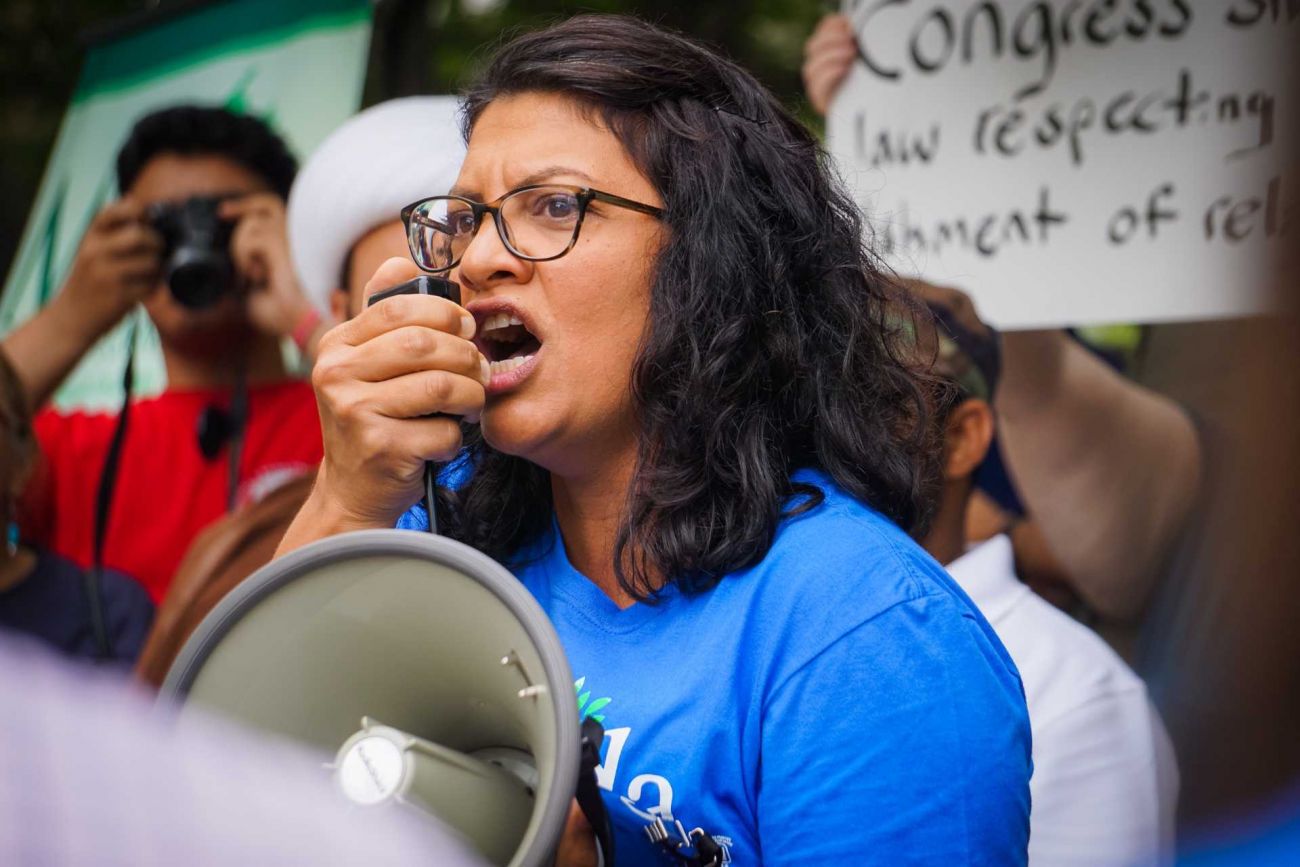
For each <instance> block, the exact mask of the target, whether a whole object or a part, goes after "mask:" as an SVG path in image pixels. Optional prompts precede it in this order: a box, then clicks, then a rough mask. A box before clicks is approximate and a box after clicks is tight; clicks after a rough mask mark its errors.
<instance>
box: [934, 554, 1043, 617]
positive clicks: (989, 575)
mask: <svg viewBox="0 0 1300 867" xmlns="http://www.w3.org/2000/svg"><path fill="white" fill-rule="evenodd" d="M947 569H948V574H949V575H951V576H952V577H953V580H955V581H956V582H957V584H958V585H960V586H961V589H962V590H964V591H966V595H967V596H969V597H970V598H971V601H972V602H974V603H975V606H976V607H977V608H979V610H980V613H981V614H983V615H984V617H985V619H987V620H988V621H989V623H992V624H996V623H997V622H998V621H999V620H1000V619H1001V618H1002V617H1004V616H1005V615H1006V614H1007V613H1008V612H1010V611H1011V609H1012V608H1013V607H1014V606H1015V604H1016V602H1017V601H1018V600H1019V599H1021V598H1022V597H1023V596H1024V594H1026V593H1029V592H1030V590H1029V588H1028V587H1026V586H1025V585H1024V584H1022V583H1020V579H1019V578H1017V577H1016V560H1015V553H1014V552H1013V551H1012V549H1011V537H1010V536H1008V535H1006V534H1005V533H1002V534H1000V535H997V536H994V537H993V538H991V539H989V540H988V541H986V542H981V543H980V544H978V545H975V546H973V547H972V548H969V549H968V550H967V551H966V553H965V554H963V555H961V556H960V557H958V558H957V559H956V560H953V561H952V562H951V563H949V564H948V566H947Z"/></svg>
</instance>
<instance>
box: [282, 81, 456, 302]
mask: <svg viewBox="0 0 1300 867" xmlns="http://www.w3.org/2000/svg"><path fill="white" fill-rule="evenodd" d="M459 106H460V101H459V100H458V99H457V98H456V97H454V96H409V97H404V98H402V99H392V100H389V101H388V102H381V103H380V104H379V105H375V106H371V107H370V108H368V109H366V110H365V111H363V112H361V113H360V114H358V115H356V116H355V117H352V118H350V119H348V121H347V122H346V123H344V124H343V125H342V126H340V127H339V128H338V129H336V130H334V132H332V133H330V135H329V137H328V138H327V139H325V141H324V142H322V143H321V145H320V147H318V148H316V150H315V152H314V153H312V155H311V158H310V159H308V160H307V163H306V164H305V165H304V166H303V167H302V169H301V171H299V172H298V178H297V180H295V181H294V184H293V189H292V190H290V192H289V212H288V223H289V250H290V252H291V253H292V255H293V264H294V269H295V270H296V271H297V272H298V280H299V281H300V282H301V284H302V288H303V290H304V291H305V292H306V293H307V297H308V299H309V300H310V301H311V302H312V303H313V304H315V305H316V307H317V309H319V310H320V311H321V313H322V314H324V315H326V316H328V315H329V309H330V308H329V297H330V291H331V290H333V289H335V288H338V285H339V275H340V274H341V272H342V269H343V262H344V261H345V260H346V259H347V255H348V251H349V250H351V249H352V245H353V244H355V243H356V242H357V241H359V240H360V239H361V238H362V237H363V236H365V235H366V233H368V232H369V231H370V230H372V229H374V228H375V227H376V226H380V225H382V224H384V223H387V222H389V221H390V220H396V219H397V218H398V217H399V212H400V211H401V209H402V207H403V206H404V205H409V204H410V203H411V202H414V201H416V200H417V199H420V198H422V197H424V196H437V195H441V194H443V193H446V192H447V191H448V190H450V189H451V187H452V185H453V184H454V183H455V182H456V176H457V175H458V174H460V164H461V162H462V161H463V160H464V158H465V142H464V140H463V139H462V138H461V134H460V124H459V122H458V118H457V114H456V113H457V110H458V109H459Z"/></svg>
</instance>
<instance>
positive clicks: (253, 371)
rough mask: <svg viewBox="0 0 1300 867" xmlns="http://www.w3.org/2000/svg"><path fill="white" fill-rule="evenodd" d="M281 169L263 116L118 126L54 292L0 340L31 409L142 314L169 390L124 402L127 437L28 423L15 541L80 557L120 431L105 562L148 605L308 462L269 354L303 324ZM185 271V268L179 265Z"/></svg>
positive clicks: (286, 390)
mask: <svg viewBox="0 0 1300 867" xmlns="http://www.w3.org/2000/svg"><path fill="white" fill-rule="evenodd" d="M296 168H297V166H296V163H295V161H294V158H293V157H292V155H290V153H289V152H288V150H287V149H286V147H285V145H284V142H283V141H281V140H280V139H279V138H278V137H277V136H276V135H275V134H274V133H273V132H272V131H271V130H270V129H269V128H268V127H267V126H266V125H265V124H264V123H262V122H261V121H259V120H256V119H253V118H250V117H243V116H240V115H236V114H233V113H231V112H229V111H226V110H224V109H218V108H202V107H194V106H184V107H177V108H170V109H165V110H162V111H158V112H155V113H153V114H150V115H148V116H146V117H145V118H143V119H141V120H140V121H139V122H138V123H137V124H136V125H135V127H134V128H133V129H132V131H131V134H130V136H129V137H128V139H127V141H126V143H125V144H124V145H123V147H122V149H121V151H120V152H119V153H118V158H117V178H118V187H119V189H120V190H121V191H122V198H121V199H120V200H119V201H117V202H114V203H112V204H110V205H108V206H107V207H106V208H104V209H103V211H101V212H100V213H99V214H98V215H97V216H96V217H95V219H94V220H93V221H92V223H91V225H90V227H89V229H88V230H87V232H86V235H85V237H84V238H83V239H82V242H81V245H80V248H79V249H78V251H77V254H76V258H75V260H74V262H73V265H72V268H71V271H70V273H69V275H68V278H67V281H66V282H65V283H64V285H63V288H62V290H61V291H60V292H59V294H58V296H57V297H56V298H55V299H54V300H53V301H52V302H51V303H50V304H49V306H48V307H46V308H45V309H44V310H42V311H41V312H40V313H39V314H37V315H36V316H35V317H34V318H33V319H31V320H30V321H28V322H27V323H25V324H24V325H22V326H21V327H19V328H18V329H17V330H15V331H14V332H13V333H12V334H10V335H9V336H8V337H7V338H6V340H5V342H4V347H5V350H6V351H7V353H8V354H9V356H10V358H11V359H12V360H13V364H14V367H15V369H16V370H17V372H18V375H19V377H20V379H21V380H22V383H23V386H24V388H25V390H26V392H27V394H28V396H29V399H30V400H31V402H32V404H33V406H34V407H40V406H42V405H43V404H44V403H45V402H46V401H47V400H48V399H49V397H50V395H51V394H52V393H53V392H54V390H55V388H56V387H57V386H58V385H59V383H60V382H61V381H62V380H63V378H64V377H65V376H66V375H67V374H68V373H69V372H70V371H71V370H72V368H73V367H74V366H75V365H76V364H77V362H78V361H79V360H80V359H81V357H82V356H83V355H84V354H85V353H86V351H87V350H89V349H90V348H91V346H93V345H94V344H95V342H96V341H98V340H99V339H100V338H101V337H102V336H103V335H104V334H106V333H107V332H108V331H109V330H110V329H111V328H113V326H115V325H116V324H117V323H118V322H119V321H121V320H122V319H123V317H125V316H126V315H127V314H128V313H129V312H130V311H131V310H132V309H133V308H134V307H135V305H136V304H143V305H144V307H145V310H146V311H147V313H148V314H149V318H150V319H151V320H152V321H153V324H154V326H155V327H156V328H157V330H158V335H159V338H160V341H161V346H162V354H163V360H164V364H165V368H166V374H167V389H166V391H164V392H163V393H162V394H161V395H158V396H156V397H152V398H149V399H142V400H131V401H130V402H129V403H128V404H127V405H126V406H127V408H128V409H129V416H128V418H129V430H127V429H126V427H127V426H124V425H120V424H119V422H121V421H122V419H121V418H120V417H117V416H114V415H112V414H104V413H87V412H74V413H66V414H65V413H60V412H58V411H55V410H53V409H46V410H44V411H42V412H40V413H39V414H38V415H37V417H36V422H35V428H36V432H37V438H38V441H39V444H40V449H41V452H42V455H43V458H44V462H43V464H42V465H41V466H40V467H38V469H37V472H36V475H35V476H34V478H33V480H32V482H31V483H30V484H29V485H28V489H27V491H26V495H25V502H24V510H23V515H24V519H23V528H22V529H23V533H24V538H26V539H29V540H32V541H34V542H36V543H37V544H40V545H42V546H44V547H46V548H48V549H50V550H52V551H54V552H55V553H58V554H62V555H63V556H66V557H69V558H70V559H72V560H74V561H75V562H77V563H78V564H80V565H81V566H83V567H85V566H88V565H89V564H90V563H91V562H92V559H93V557H94V549H95V524H96V499H97V495H98V492H99V489H100V483H101V474H102V470H103V468H104V467H105V464H106V461H107V458H108V457H109V454H110V450H111V449H110V447H111V445H112V443H113V441H114V439H115V436H116V435H118V434H117V432H118V429H119V427H122V428H123V430H122V434H124V436H125V438H124V440H123V441H122V444H121V451H120V456H119V460H118V466H117V471H116V473H115V474H113V480H112V481H113V484H111V485H110V486H109V488H110V490H111V497H110V498H109V499H110V502H109V503H108V504H107V516H106V521H105V538H104V540H103V544H104V547H103V552H104V553H103V564H104V565H105V566H107V567H111V568H115V569H118V570H121V571H123V572H125V573H127V574H129V575H132V576H134V577H135V578H136V579H137V580H139V581H140V582H141V583H142V584H143V585H144V586H145V588H146V589H147V590H148V591H149V594H150V595H151V596H152V598H153V599H154V600H155V601H157V600H159V599H161V598H162V597H163V595H164V594H165V592H166V590H167V587H168V585H169V583H170V581H171V579H172V574H173V572H174V570H175V567H176V564H177V562H178V561H179V559H180V557H181V554H182V553H183V552H184V550H185V548H186V547H187V545H188V544H189V542H190V540H191V539H192V538H193V537H194V535H195V534H196V533H197V532H198V531H199V530H200V529H202V528H203V527H204V526H205V525H206V524H208V523H210V522H211V521H213V520H214V519H216V518H217V517H219V516H220V515H221V514H222V513H223V512H226V511H227V510H229V509H231V508H233V507H235V506H238V505H240V504H243V503H246V502H250V501H254V500H256V499H258V498H259V497H261V496H263V495H265V494H266V493H267V492H269V491H270V490H272V489H273V488H274V487H275V486H276V485H277V484H278V483H280V482H283V481H284V480H286V479H288V478H291V477H292V476H294V475H295V474H297V473H300V472H302V471H305V470H308V469H310V468H312V467H314V466H315V464H316V463H317V462H318V461H319V459H320V457H321V445H320V427H319V422H318V419H317V415H316V407H315V400H314V398H313V396H312V392H311V388H310V387H309V386H308V385H307V384H306V383H303V382H299V381H296V380H294V379H292V378H291V377H290V376H289V374H288V372H287V371H286V369H285V365H284V361H283V360H282V357H281V347H280V344H281V339H282V338H283V337H284V336H286V335H291V334H294V335H295V336H298V337H301V335H296V334H295V331H294V330H295V328H298V327H299V326H300V325H301V324H302V323H304V322H308V321H310V320H311V317H310V316H309V311H310V309H311V308H310V305H309V303H308V302H307V301H306V300H305V298H304V297H303V295H302V292H301V290H300V289H299V288H298V285H297V282H296V280H295V278H294V272H293V268H292V265H291V262H290V259H289V253H288V242H287V240H286V237H285V230H284V199H285V196H286V195H287V194H288V191H289V186H290V184H291V183H292V182H293V178H294V173H295V171H296ZM214 199H215V202H214V201H213V200H214ZM164 235H166V237H164ZM186 257H188V258H186ZM196 262H197V263H199V266H200V267H199V268H198V271H199V272H200V273H197V274H196V272H195V270H194V269H193V268H190V269H189V270H187V269H186V267H183V266H185V265H186V263H188V264H189V265H194V263H196ZM205 269H206V270H205ZM169 272H170V273H169ZM205 275H206V276H205ZM214 275H215V276H214ZM169 276H170V280H169V279H168V277H169ZM222 277H224V279H220V278H222ZM101 517H103V516H101Z"/></svg>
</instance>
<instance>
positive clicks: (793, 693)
mask: <svg viewBox="0 0 1300 867" xmlns="http://www.w3.org/2000/svg"><path fill="white" fill-rule="evenodd" d="M795 478H796V479H798V480H800V481H805V482H810V483H812V484H815V485H817V486H818V487H819V488H821V489H822V491H824V492H825V495H826V499H825V501H824V502H823V503H822V504H821V505H819V506H817V507H816V508H814V509H812V510H810V511H809V512H806V513H805V514H802V515H799V516H797V517H795V518H790V519H787V520H785V521H784V522H782V524H781V526H780V527H779V529H778V531H777V534H776V539H775V541H774V543H773V545H772V547H771V549H770V550H769V551H768V553H767V556H766V557H764V558H763V560H762V561H761V562H760V563H759V564H758V565H756V566H754V567H752V568H749V569H745V570H742V571H739V572H735V573H733V574H731V575H728V576H727V577H726V578H724V579H723V580H722V582H721V583H720V584H718V586H717V587H715V588H714V589H712V590H710V591H708V592H705V593H702V594H697V595H688V594H684V593H681V592H680V591H678V590H677V589H676V588H674V587H669V588H667V589H665V590H664V591H662V592H661V593H660V595H659V598H658V604H655V605H648V604H640V603H638V604H635V605H632V606H631V607H629V608H626V609H622V610H620V609H619V608H618V606H616V605H615V604H614V602H613V601H612V600H611V599H610V598H609V597H608V596H606V595H605V594H604V593H603V592H602V591H601V590H600V589H599V588H598V587H597V586H596V585H595V584H593V583H592V582H591V581H590V580H588V579H587V578H586V577H585V576H583V575H582V574H580V573H579V572H577V571H576V570H575V569H574V568H573V566H572V565H570V563H569V560H568V557H567V556H566V554H565V550H564V545H563V544H562V543H561V542H559V534H558V530H555V529H552V531H551V532H550V533H548V534H547V535H546V537H545V538H543V539H541V540H540V541H539V542H538V543H537V544H536V545H535V546H533V547H532V549H531V550H530V551H528V552H523V553H525V555H526V557H525V558H523V559H531V562H528V563H527V565H524V566H522V567H520V568H518V569H516V574H517V576H518V577H519V580H520V581H522V582H523V583H524V585H525V586H527V587H528V589H529V590H530V591H531V592H532V593H533V595H534V596H535V597H536V598H537V600H538V602H540V603H541V606H542V608H543V609H544V610H545V611H546V613H547V614H548V615H549V616H550V618H551V621H552V622H553V623H554V624H555V629H556V631H557V632H558V633H559V636H560V639H561V641H562V642H563V644H564V647H565V650H566V652H567V654H568V657H569V663H570V665H571V666H572V668H573V672H574V676H575V677H576V678H577V681H576V683H575V686H576V689H577V699H578V703H579V706H580V708H581V712H582V713H583V714H585V715H590V716H593V717H595V718H596V719H597V720H598V721H599V722H601V723H602V724H603V725H604V727H605V744H604V749H603V751H602V758H603V761H602V765H601V767H600V769H599V771H598V782H599V784H600V786H601V788H602V789H604V791H605V801H606V804H607V806H608V807H609V810H610V814H611V817H612V819H613V822H614V827H615V834H616V847H617V862H618V867H642V865H645V867H650V865H662V864H664V863H666V862H665V861H664V860H663V859H662V856H660V855H659V854H658V852H657V851H656V850H655V849H653V848H652V847H651V844H650V843H649V842H648V840H647V837H646V835H645V833H644V830H643V829H644V828H645V826H646V825H647V824H648V823H649V822H650V821H651V820H652V819H653V817H654V816H656V815H658V816H662V817H663V818H664V820H665V824H667V825H668V826H669V828H672V827H673V820H680V822H681V823H682V825H683V826H684V827H685V829H686V830H687V831H690V830H691V829H693V828H696V827H702V828H704V829H705V830H706V831H707V832H709V833H710V834H712V835H713V836H714V837H716V838H717V839H718V840H719V842H721V843H722V844H723V845H725V846H726V847H727V849H728V851H729V855H730V858H731V862H730V863H731V864H733V865H736V867H754V865H759V864H762V865H767V867H772V865H778V864H790V865H796V864H797V865H806V864H826V865H830V864H846V865H847V864H853V865H859V864H890V865H894V864H989V865H1011V864H1024V863H1025V857H1026V855H1025V850H1026V846H1027V844H1028V840H1029V776H1030V772H1031V761H1030V736H1029V717H1028V713H1027V711H1026V709H1025V698H1024V691H1023V690H1022V688H1021V685H1020V678H1019V675H1018V674H1017V672H1016V669H1015V666H1014V664H1013V663H1012V662H1011V658H1010V657H1009V656H1008V655H1007V652H1006V650H1005V649H1003V647H1002V644H1001V643H1000V642H999V641H998V639H997V637H996V636H995V635H994V633H993V630H992V628H991V627H990V626H989V625H988V623H987V622H986V621H985V620H984V618H983V617H982V616H981V615H980V614H979V612H978V611H977V610H976V608H975V606H974V604H973V603H972V602H971V601H970V600H969V599H968V598H967V597H966V596H965V594H964V593H962V591H961V590H960V589H959V588H958V587H957V586H956V585H955V584H954V583H953V581H952V579H950V578H949V577H948V575H947V573H945V572H944V571H943V569H942V568H941V567H940V566H939V565H938V564H937V563H936V562H935V561H934V560H933V559H932V558H930V556H929V555H927V554H926V553H925V552H924V551H923V550H921V549H920V548H919V547H917V545H916V544H915V543H914V542H912V540H911V539H909V538H908V537H907V535H906V534H905V533H903V531H902V530H900V529H899V528H898V527H897V526H896V525H894V524H893V523H891V522H890V521H889V520H888V519H886V518H885V517H883V516H882V515H880V514H879V513H878V512H876V511H874V510H873V509H871V508H869V507H868V506H866V505H864V504H862V503H860V502H858V501H857V500H854V499H853V498H851V497H850V496H848V495H847V494H845V493H844V492H843V491H841V490H839V489H838V488H836V487H835V486H834V484H833V483H832V482H831V481H830V479H829V478H828V477H827V476H825V475H823V474H820V473H814V472H809V471H802V472H800V473H798V474H797V475H796V477H795ZM398 526H403V527H410V528H415V527H423V526H424V515H423V513H422V510H421V509H419V508H416V509H413V510H412V511H410V512H408V513H407V514H406V515H405V516H403V518H402V521H401V522H400V523H399V525H398Z"/></svg>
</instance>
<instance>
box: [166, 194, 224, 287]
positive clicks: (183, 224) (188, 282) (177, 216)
mask: <svg viewBox="0 0 1300 867" xmlns="http://www.w3.org/2000/svg"><path fill="white" fill-rule="evenodd" d="M220 202H221V199H219V198H215V197H210V196H196V197H195V198H192V199H188V200H186V201H184V202H180V203H179V204H167V205H159V206H157V207H155V209H154V210H153V212H152V217H153V222H154V225H155V226H156V227H157V229H158V231H159V233H161V234H162V236H163V239H164V243H165V245H166V249H165V251H164V266H163V274H164V277H165V279H166V280H167V285H168V287H170V289H171V293H172V296H173V297H174V298H175V299H176V300H177V301H178V302H179V303H181V304H183V305H184V306H186V307H189V308H191V309H195V310H197V309H202V308H204V307H210V306H212V305H213V304H215V303H217V301H219V300H220V299H221V296H222V295H224V294H225V293H226V292H228V291H230V289H231V288H232V287H233V286H234V264H233V263H232V262H231V259H230V249H229V248H230V233H231V230H232V228H233V226H232V224H231V223H229V222H227V221H225V220H222V219H220V218H219V217H218V216H217V208H218V206H219V205H220Z"/></svg>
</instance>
